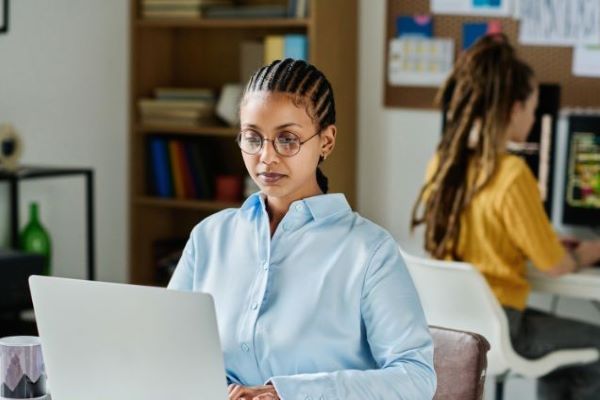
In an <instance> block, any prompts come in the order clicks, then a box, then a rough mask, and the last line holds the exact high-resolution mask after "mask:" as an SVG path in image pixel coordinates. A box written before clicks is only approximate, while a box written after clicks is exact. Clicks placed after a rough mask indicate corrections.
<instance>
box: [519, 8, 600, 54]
mask: <svg viewBox="0 0 600 400" xmlns="http://www.w3.org/2000/svg"><path fill="white" fill-rule="evenodd" d="M519 3H520V5H519V7H520V8H519V16H520V18H521V23H520V28H519V41H520V42H521V43H523V44H528V45H545V46H573V45H584V44H586V45H590V44H600V1H598V0H544V1H540V0H520V1H519Z"/></svg>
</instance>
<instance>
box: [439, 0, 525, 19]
mask: <svg viewBox="0 0 600 400" xmlns="http://www.w3.org/2000/svg"><path fill="white" fill-rule="evenodd" d="M514 1H515V0H431V3H430V5H431V12H432V13H434V14H458V15H486V16H496V17H509V16H511V15H512V14H513V6H514Z"/></svg>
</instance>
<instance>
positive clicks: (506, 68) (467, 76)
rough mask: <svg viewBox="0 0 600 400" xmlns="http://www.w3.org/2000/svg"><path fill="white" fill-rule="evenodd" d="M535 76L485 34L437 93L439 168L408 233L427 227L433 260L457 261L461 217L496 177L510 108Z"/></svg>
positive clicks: (501, 40)
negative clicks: (441, 123) (440, 117)
mask: <svg viewBox="0 0 600 400" xmlns="http://www.w3.org/2000/svg"><path fill="white" fill-rule="evenodd" d="M533 77H534V73H533V70H532V69H531V67H529V66H528V65H527V64H526V63H524V62H523V61H521V60H520V59H519V58H517V56H516V54H515V50H514V48H513V47H512V46H511V45H510V43H509V41H508V39H507V37H506V36H505V35H503V34H496V35H488V36H485V37H483V38H481V39H479V40H478V41H477V42H476V43H475V44H474V45H473V46H472V47H471V48H469V50H467V51H466V52H465V53H463V55H462V56H461V57H460V58H459V59H458V60H457V62H456V64H455V66H454V69H453V71H452V72H451V74H450V76H449V77H448V79H447V80H446V82H445V84H444V85H443V86H442V88H441V89H440V91H439V92H438V94H437V97H436V103H437V104H438V105H440V106H441V108H442V110H443V111H444V118H445V128H444V132H443V135H442V139H441V141H440V143H439V144H438V147H437V160H438V163H437V169H436V170H435V172H434V173H433V175H432V177H431V178H430V179H429V180H428V182H426V183H425V185H424V186H423V187H422V189H421V191H420V193H419V196H418V197H417V201H416V202H415V205H414V206H413V210H412V218H411V230H414V228H415V227H416V226H418V225H420V224H423V223H424V224H425V249H426V250H427V251H428V252H429V253H430V254H431V255H432V256H433V257H435V258H438V259H442V258H445V257H447V256H451V258H452V259H455V260H460V257H459V256H458V255H457V249H458V241H459V235H460V217H461V214H462V212H463V211H464V210H465V209H466V208H467V207H468V205H469V203H470V201H471V199H472V198H473V196H475V195H476V194H477V193H478V192H479V191H480V190H481V189H482V188H483V187H484V186H485V185H486V184H487V183H488V182H489V181H490V179H491V178H492V176H493V175H494V173H495V171H496V167H497V163H498V156H499V154H500V153H501V152H502V149H503V148H504V145H505V143H506V140H507V138H506V131H507V129H508V125H509V123H510V119H511V113H512V109H513V105H514V104H515V102H517V101H520V102H524V101H526V100H527V99H528V98H529V96H530V95H531V94H532V93H533V91H534V83H533ZM469 168H473V171H468V170H469Z"/></svg>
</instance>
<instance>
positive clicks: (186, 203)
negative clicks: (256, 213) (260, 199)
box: [134, 196, 241, 211]
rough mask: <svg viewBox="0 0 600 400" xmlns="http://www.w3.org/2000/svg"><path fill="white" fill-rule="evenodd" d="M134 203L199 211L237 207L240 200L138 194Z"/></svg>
mask: <svg viewBox="0 0 600 400" xmlns="http://www.w3.org/2000/svg"><path fill="white" fill-rule="evenodd" d="M134 202H135V204H137V205H140V206H151V207H162V208H179V209H187V210H200V211H220V210H223V209H225V208H237V207H239V206H240V205H241V202H223V201H216V200H180V199H161V198H158V197H150V196H140V197H137V198H136V199H135V200H134Z"/></svg>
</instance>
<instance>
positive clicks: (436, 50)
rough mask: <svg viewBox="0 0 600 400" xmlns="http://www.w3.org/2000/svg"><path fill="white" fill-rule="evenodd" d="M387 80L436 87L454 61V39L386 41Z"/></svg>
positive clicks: (395, 82) (402, 84)
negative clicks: (387, 44) (387, 45)
mask: <svg viewBox="0 0 600 400" xmlns="http://www.w3.org/2000/svg"><path fill="white" fill-rule="evenodd" d="M388 51H389V53H388V54H389V55H388V60H389V61H388V83H389V84H390V85H392V86H424V87H439V86H440V85H441V84H442V83H444V81H445V80H446V78H447V77H448V74H449V73H450V71H451V70H452V66H453V64H454V41H453V40H452V39H443V38H435V39H428V38H419V37H399V38H394V39H391V40H390V41H389V49H388Z"/></svg>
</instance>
